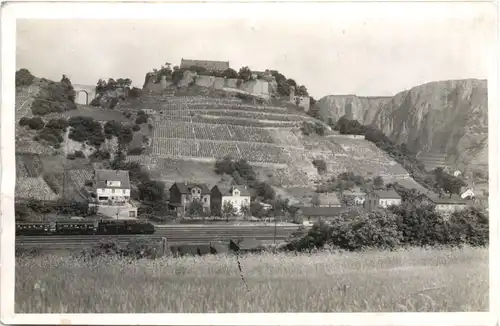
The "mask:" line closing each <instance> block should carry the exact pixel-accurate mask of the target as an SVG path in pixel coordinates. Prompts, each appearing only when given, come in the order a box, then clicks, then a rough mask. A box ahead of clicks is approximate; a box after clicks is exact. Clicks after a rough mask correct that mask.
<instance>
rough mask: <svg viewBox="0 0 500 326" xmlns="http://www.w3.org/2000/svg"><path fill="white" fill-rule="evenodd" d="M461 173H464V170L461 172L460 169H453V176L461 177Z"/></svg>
mask: <svg viewBox="0 0 500 326" xmlns="http://www.w3.org/2000/svg"><path fill="white" fill-rule="evenodd" d="M461 175H462V172H461V171H460V170H455V171H453V176H454V177H456V178H458V177H459V176H461Z"/></svg>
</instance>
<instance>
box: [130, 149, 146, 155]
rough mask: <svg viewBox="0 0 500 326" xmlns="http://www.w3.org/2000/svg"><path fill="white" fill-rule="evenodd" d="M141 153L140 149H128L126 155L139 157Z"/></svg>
mask: <svg viewBox="0 0 500 326" xmlns="http://www.w3.org/2000/svg"><path fill="white" fill-rule="evenodd" d="M142 152H143V150H142V148H141V147H134V148H130V149H129V150H128V152H127V154H128V155H141V154H142Z"/></svg>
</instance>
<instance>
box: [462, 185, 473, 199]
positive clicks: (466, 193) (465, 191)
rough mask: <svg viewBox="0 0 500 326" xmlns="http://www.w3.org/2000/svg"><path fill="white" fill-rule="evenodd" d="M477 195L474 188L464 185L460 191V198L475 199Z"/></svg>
mask: <svg viewBox="0 0 500 326" xmlns="http://www.w3.org/2000/svg"><path fill="white" fill-rule="evenodd" d="M474 197H476V195H475V193H474V189H473V188H469V187H463V188H462V191H461V192H460V198H462V199H474Z"/></svg>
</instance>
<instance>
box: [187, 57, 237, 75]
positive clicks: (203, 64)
mask: <svg viewBox="0 0 500 326" xmlns="http://www.w3.org/2000/svg"><path fill="white" fill-rule="evenodd" d="M193 66H194V67H200V68H205V69H206V70H208V71H212V72H223V71H225V70H227V69H229V61H210V60H189V59H181V66H180V68H181V69H189V68H191V67H193Z"/></svg>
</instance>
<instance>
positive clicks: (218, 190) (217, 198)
mask: <svg viewBox="0 0 500 326" xmlns="http://www.w3.org/2000/svg"><path fill="white" fill-rule="evenodd" d="M210 202H211V206H210V209H211V211H212V213H213V214H216V215H219V214H220V213H221V212H222V209H223V207H224V205H225V203H227V202H229V203H231V205H233V207H234V208H235V209H236V212H237V214H238V215H242V214H243V212H242V211H241V208H242V207H247V208H250V192H249V191H248V189H247V186H238V185H233V186H231V187H229V188H226V187H222V186H218V185H215V186H214V187H213V188H212V190H211V191H210Z"/></svg>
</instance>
